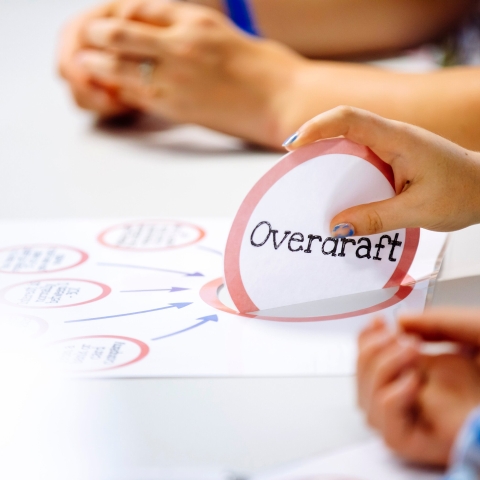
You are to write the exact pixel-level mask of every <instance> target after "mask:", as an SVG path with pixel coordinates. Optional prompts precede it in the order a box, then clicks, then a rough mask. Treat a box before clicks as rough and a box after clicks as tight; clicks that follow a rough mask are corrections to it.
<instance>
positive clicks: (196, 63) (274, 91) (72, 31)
mask: <svg viewBox="0 0 480 480" xmlns="http://www.w3.org/2000/svg"><path fill="white" fill-rule="evenodd" d="M62 45H63V47H62V50H61V52H60V71H61V73H62V75H63V76H64V77H65V78H66V79H67V80H68V82H69V84H70V86H71V89H72V92H73V94H74V96H75V98H76V100H77V103H78V104H79V105H80V106H82V107H84V108H87V109H90V110H94V111H97V112H98V113H100V114H115V113H118V112H121V111H122V109H123V110H128V109H136V110H140V111H143V112H146V113H151V114H154V115H158V116H161V117H163V118H166V119H168V120H171V121H176V122H185V123H197V124H200V125H203V126H207V127H210V128H213V129H216V130H220V131H224V132H226V133H234V134H235V135H237V136H240V137H243V138H246V139H249V140H251V141H258V142H259V143H262V144H265V143H268V142H270V144H271V146H275V147H277V148H278V146H279V143H280V142H281V139H280V138H277V137H278V135H276V133H275V132H276V130H277V127H276V125H275V122H272V119H275V118H280V117H281V115H280V113H281V111H282V104H283V100H282V99H284V98H286V97H287V96H288V92H289V84H290V81H291V76H292V73H291V72H293V71H294V70H295V67H296V66H297V64H300V63H302V62H303V59H302V58H301V57H300V56H298V55H297V54H295V53H294V52H292V51H291V50H289V49H287V48H286V47H282V46H281V45H279V44H276V43H274V42H271V41H269V40H263V39H262V40H260V39H254V38H252V37H248V36H247V35H245V34H244V33H242V32H241V31H240V30H238V29H237V28H235V27H234V26H233V25H232V23H231V22H230V20H229V19H228V18H227V17H226V16H225V15H222V14H221V13H220V12H218V11H216V10H213V9H211V8H208V7H204V6H200V5H194V4H189V3H181V2H166V1H162V0H123V1H117V2H114V3H111V4H109V5H107V6H105V7H103V8H99V9H96V10H95V11H92V12H90V13H89V14H87V15H85V16H83V17H82V18H80V19H78V20H77V21H76V22H75V23H74V24H71V25H69V26H68V27H67V28H66V29H65V33H64V38H63V41H62ZM252 112H256V114H255V115H254V116H252ZM233 130H234V131H233ZM266 139H270V140H266Z"/></svg>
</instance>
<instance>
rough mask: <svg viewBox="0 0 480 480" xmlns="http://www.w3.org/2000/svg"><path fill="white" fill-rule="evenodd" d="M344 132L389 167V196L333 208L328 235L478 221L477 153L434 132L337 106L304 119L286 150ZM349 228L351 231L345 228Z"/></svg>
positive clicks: (449, 227)
mask: <svg viewBox="0 0 480 480" xmlns="http://www.w3.org/2000/svg"><path fill="white" fill-rule="evenodd" d="M338 136H344V137H345V138H348V139H350V140H352V141H354V142H357V143H360V144H362V145H366V146H368V147H369V148H370V149H371V150H372V151H373V152H375V153H376V154H377V155H378V156H379V157H380V158H381V159H382V160H383V161H384V162H385V163H386V164H388V165H390V166H391V167H392V169H393V173H394V177H395V193H396V194H397V195H396V196H395V197H393V198H390V199H387V200H382V201H379V202H373V203H368V204H364V205H358V206H354V207H351V208H348V209H346V210H343V211H341V212H335V215H334V216H333V218H332V219H331V222H330V228H331V231H332V236H333V237H336V236H337V237H343V236H351V235H353V234H355V235H371V234H374V233H380V232H385V231H389V230H395V229H398V228H408V227H422V228H426V229H428V230H434V231H440V232H449V231H453V230H458V229H461V228H464V227H467V226H469V225H472V224H475V223H479V222H480V188H479V185H480V155H479V154H478V153H477V152H473V151H470V150H466V149H464V148H462V147H460V146H458V145H456V144H454V143H452V142H450V141H448V140H446V139H444V138H442V137H439V136H438V135H435V134H433V133H431V132H428V131H426V130H423V129H421V128H418V127H415V126H412V125H408V124H405V123H401V122H397V121H393V120H387V119H384V118H382V117H380V116H378V115H375V114H373V113H370V112H367V111H365V110H360V109H357V108H352V107H338V108H335V109H333V110H330V111H328V112H325V113H322V114H320V115H318V116H317V117H315V118H313V119H312V120H310V121H309V122H307V123H305V124H304V125H303V126H302V127H301V128H300V129H299V130H298V132H297V133H296V134H294V135H292V137H290V138H289V139H288V140H287V141H286V142H285V144H284V146H285V147H286V148H287V149H289V150H294V149H297V148H298V147H301V146H302V145H305V144H308V143H310V142H314V141H316V140H320V139H325V138H332V137H338ZM350 230H351V231H350Z"/></svg>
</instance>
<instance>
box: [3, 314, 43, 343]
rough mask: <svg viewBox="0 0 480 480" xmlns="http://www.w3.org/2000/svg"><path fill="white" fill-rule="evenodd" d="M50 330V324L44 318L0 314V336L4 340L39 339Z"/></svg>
mask: <svg viewBox="0 0 480 480" xmlns="http://www.w3.org/2000/svg"><path fill="white" fill-rule="evenodd" d="M47 329H48V323H47V322H46V321H45V320H43V318H39V317H33V316H32V315H23V314H21V313H2V314H0V332H1V333H0V335H1V336H2V338H5V337H9V336H13V337H16V338H37V337H39V336H40V335H43V334H44V333H45V332H46V331H47Z"/></svg>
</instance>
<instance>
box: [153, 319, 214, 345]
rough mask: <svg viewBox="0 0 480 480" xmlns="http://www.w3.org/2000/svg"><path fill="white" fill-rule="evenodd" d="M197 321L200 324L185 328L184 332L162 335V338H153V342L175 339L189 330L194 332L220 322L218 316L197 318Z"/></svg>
mask: <svg viewBox="0 0 480 480" xmlns="http://www.w3.org/2000/svg"><path fill="white" fill-rule="evenodd" d="M197 320H201V321H200V322H199V323H196V324H195V325H192V326H191V327H187V328H184V329H183V330H179V331H178V332H173V333H169V334H168V335H162V336H161V337H156V338H152V340H161V339H162V338H168V337H173V336H174V335H179V334H180V333H183V332H187V331H188V330H192V329H193V328H197V327H200V326H201V325H204V324H205V323H207V322H218V317H217V316H216V315H207V316H206V317H200V318H197Z"/></svg>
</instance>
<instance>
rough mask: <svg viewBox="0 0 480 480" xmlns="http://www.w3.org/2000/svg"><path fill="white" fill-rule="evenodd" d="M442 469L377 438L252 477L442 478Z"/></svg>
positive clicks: (334, 479) (256, 479)
mask: <svg viewBox="0 0 480 480" xmlns="http://www.w3.org/2000/svg"><path fill="white" fill-rule="evenodd" d="M441 477H442V475H441V473H440V472H439V471H438V470H428V469H422V468H420V467H415V466H413V465H409V464H407V463H405V462H402V461H401V460H400V459H398V458H396V457H395V456H394V455H393V454H392V453H391V452H389V451H388V450H387V448H386V447H385V446H384V445H383V444H382V442H381V440H378V439H375V440H370V441H368V442H365V443H362V444H359V445H354V446H351V447H347V448H343V449H340V450H337V451H334V452H331V453H327V454H325V455H319V456H318V457H316V458H310V459H305V460H303V461H299V462H293V463H291V464H290V465H286V466H284V467H279V468H278V469H273V470H271V471H270V472H265V473H264V474H259V475H255V476H254V477H253V478H251V480H387V479H388V480H439V479H440V478H441Z"/></svg>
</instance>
